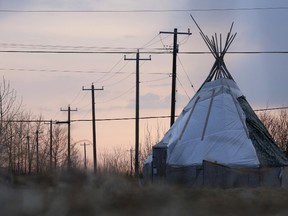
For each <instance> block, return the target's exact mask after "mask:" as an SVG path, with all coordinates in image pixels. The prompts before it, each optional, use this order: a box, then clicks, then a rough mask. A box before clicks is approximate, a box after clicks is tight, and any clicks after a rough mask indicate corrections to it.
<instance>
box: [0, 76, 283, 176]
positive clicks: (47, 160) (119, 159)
mask: <svg viewBox="0 0 288 216" xmlns="http://www.w3.org/2000/svg"><path fill="white" fill-rule="evenodd" d="M257 114H258V117H259V118H260V120H261V121H262V122H263V124H264V125H265V127H266V128H267V129H268V131H269V132H270V134H271V135H272V137H273V138H274V140H275V142H276V144H277V145H278V146H279V147H280V148H281V149H282V150H283V151H284V152H286V153H287V152H288V112H287V110H281V111H265V112H259V113H257ZM165 131H166V130H165V128H163V127H161V125H157V126H156V128H149V126H148V125H147V126H146V128H145V136H144V139H143V140H142V142H141V143H140V151H139V159H140V169H141V167H143V163H144V161H145V159H146V158H147V156H148V155H149V154H151V152H152V146H153V145H155V144H157V143H158V142H159V141H160V139H161V138H162V137H163V135H164V133H165ZM51 139H52V140H51ZM67 140H68V135H67V129H66V128H65V127H61V126H60V125H59V124H53V127H52V131H51V127H50V126H49V124H46V123H43V116H41V115H39V116H35V115H33V114H32V113H31V112H28V111H26V110H25V109H24V106H23V102H22V100H19V99H18V98H17V94H16V91H15V90H14V89H13V88H11V86H10V83H9V82H7V81H6V80H5V78H3V79H2V82H1V83H0V171H1V170H2V171H6V172H9V173H13V174H35V173H47V172H50V171H53V170H59V169H64V170H65V169H67V166H68V157H67V156H68V155H67V152H68V151H67ZM51 141H52V145H50V144H51ZM134 154H135V153H134V149H133V147H131V149H130V150H129V149H123V148H121V147H119V148H114V149H113V151H112V152H103V153H100V154H99V155H98V162H97V163H98V170H99V172H108V173H111V172H113V173H122V174H127V175H133V174H134V159H135V158H134ZM70 159H71V167H72V168H74V169H82V168H83V160H82V159H81V155H80V152H79V150H78V149H77V148H76V143H75V142H73V140H72V142H71V148H70ZM88 164H89V162H88Z"/></svg>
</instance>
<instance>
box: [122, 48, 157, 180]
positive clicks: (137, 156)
mask: <svg viewBox="0 0 288 216" xmlns="http://www.w3.org/2000/svg"><path fill="white" fill-rule="evenodd" d="M124 60H133V61H136V111H135V175H136V176H138V175H139V92H140V91H139V84H140V81H139V76H140V75H139V61H140V60H146V61H147V60H149V61H150V60H151V56H149V58H142V59H140V54H139V50H137V53H136V58H126V55H125V56H124Z"/></svg>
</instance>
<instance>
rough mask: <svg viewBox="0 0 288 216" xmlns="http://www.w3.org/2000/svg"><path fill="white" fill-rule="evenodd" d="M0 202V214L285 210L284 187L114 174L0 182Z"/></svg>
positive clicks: (269, 212)
mask: <svg viewBox="0 0 288 216" xmlns="http://www.w3.org/2000/svg"><path fill="white" fill-rule="evenodd" d="M55 176H56V177H55ZM0 206H1V208H0V215H3V216H4V215H9V216H14V215H27V216H28V215H29V216H33V215H37V216H41V215H47V216H48V215H53V216H58V215H59V216H60V215H61V216H64V215H69V216H73V215H81V216H82V215H83V216H85V215H105V216H106V215H107V216H110V215H111V216H113V215H137V216H142V215H151V216H153V215H157V216H161V215H165V216H169V215H288V189H283V188H276V189H271V188H270V189H269V188H256V189H229V190H222V189H193V188H184V187H179V186H171V185H170V186H168V185H144V186H143V185H141V184H140V183H139V181H137V180H135V179H131V178H128V177H123V176H119V175H102V176H98V177H96V176H94V175H84V174H81V173H72V174H71V173H66V174H65V175H63V174H61V175H54V176H53V177H51V176H50V177H49V176H45V177H34V178H31V177H29V178H27V177H21V178H19V177H17V178H14V179H13V182H12V183H11V182H5V181H2V183H1V185H0Z"/></svg>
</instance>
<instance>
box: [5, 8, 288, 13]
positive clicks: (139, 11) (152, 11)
mask: <svg viewBox="0 0 288 216" xmlns="http://www.w3.org/2000/svg"><path fill="white" fill-rule="evenodd" d="M287 9H288V7H251V8H248V7H242V8H207V9H204V8H203V9H201V8H199V9H146V10H137V9H134V10H15V9H6V10H5V9H2V10H0V13H170V12H209V11H254V10H287Z"/></svg>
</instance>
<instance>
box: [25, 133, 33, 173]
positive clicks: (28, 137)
mask: <svg viewBox="0 0 288 216" xmlns="http://www.w3.org/2000/svg"><path fill="white" fill-rule="evenodd" d="M26 138H27V149H28V174H29V175H30V174H31V164H32V160H31V152H30V141H29V140H30V136H29V134H28V135H27V137H26Z"/></svg>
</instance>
